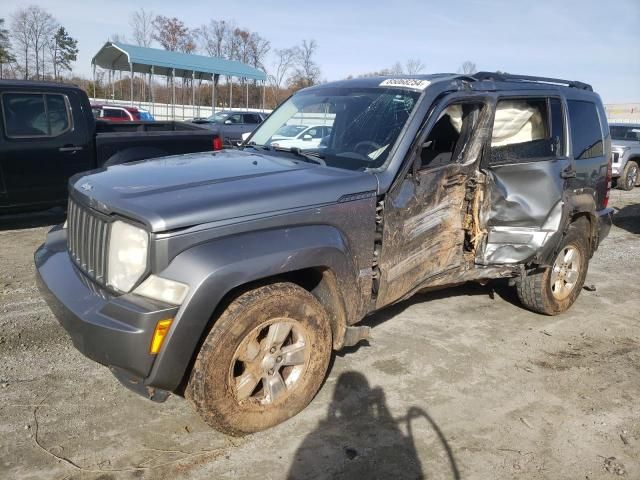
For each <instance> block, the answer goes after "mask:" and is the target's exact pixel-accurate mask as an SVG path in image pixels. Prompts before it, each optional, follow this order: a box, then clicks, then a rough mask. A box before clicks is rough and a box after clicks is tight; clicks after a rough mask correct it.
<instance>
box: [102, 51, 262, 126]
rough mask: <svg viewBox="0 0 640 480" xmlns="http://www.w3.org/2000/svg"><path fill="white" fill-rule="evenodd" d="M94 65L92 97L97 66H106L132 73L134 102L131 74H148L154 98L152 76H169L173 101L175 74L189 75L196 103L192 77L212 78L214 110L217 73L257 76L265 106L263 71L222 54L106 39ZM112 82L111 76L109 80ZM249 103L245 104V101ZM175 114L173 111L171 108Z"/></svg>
mask: <svg viewBox="0 0 640 480" xmlns="http://www.w3.org/2000/svg"><path fill="white" fill-rule="evenodd" d="M91 66H92V68H93V88H94V97H95V85H96V83H95V82H96V67H100V68H104V69H106V70H109V78H110V79H111V75H112V72H114V71H124V72H129V73H130V74H131V82H130V84H131V92H130V93H131V95H130V97H131V98H130V101H131V105H132V106H133V74H134V73H143V74H148V75H149V76H150V82H149V85H150V88H151V92H150V93H151V100H152V102H153V99H154V96H153V77H154V76H155V75H163V76H166V77H168V78H171V79H172V82H171V85H172V87H171V90H172V93H171V98H172V104H173V105H174V108H175V104H176V88H175V78H176V77H178V78H189V79H191V80H193V82H192V84H191V97H192V103H195V89H194V84H195V80H201V81H202V80H208V81H210V82H211V87H212V88H211V104H212V107H213V113H215V108H216V85H217V83H218V80H219V78H220V75H223V76H226V77H228V78H234V77H235V78H242V79H245V80H257V81H261V82H262V106H263V108H264V94H265V81H266V79H267V76H266V74H265V73H264V72H263V71H261V70H259V69H257V68H254V67H252V66H250V65H247V64H245V63H242V62H237V61H235V60H227V59H225V58H217V57H206V56H203V55H193V54H188V53H181V52H175V51H170V50H161V49H159V48H147V47H139V46H137V45H128V44H126V43H120V42H107V43H105V44H104V45H103V46H102V48H101V49H100V50H99V51H98V53H96V54H95V56H94V57H93V59H92V60H91ZM110 82H111V80H110ZM248 92H249V84H248V83H247V103H248V96H249V93H248ZM229 94H230V98H231V101H232V99H233V83H232V84H231V89H230V91H229ZM247 106H248V105H247ZM173 115H174V116H175V112H173Z"/></svg>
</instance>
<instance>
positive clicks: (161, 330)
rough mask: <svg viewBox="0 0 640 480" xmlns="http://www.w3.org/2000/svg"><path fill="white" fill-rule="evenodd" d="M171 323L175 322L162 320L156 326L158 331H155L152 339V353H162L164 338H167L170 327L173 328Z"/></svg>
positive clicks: (150, 350)
mask: <svg viewBox="0 0 640 480" xmlns="http://www.w3.org/2000/svg"><path fill="white" fill-rule="evenodd" d="M171 322H173V319H172V318H170V319H168V320H160V321H159V322H158V323H157V324H156V329H155V330H154V331H153V338H152V339H151V348H150V349H149V352H150V353H153V354H156V353H158V352H159V351H160V347H162V342H164V337H166V336H167V332H168V331H169V327H171Z"/></svg>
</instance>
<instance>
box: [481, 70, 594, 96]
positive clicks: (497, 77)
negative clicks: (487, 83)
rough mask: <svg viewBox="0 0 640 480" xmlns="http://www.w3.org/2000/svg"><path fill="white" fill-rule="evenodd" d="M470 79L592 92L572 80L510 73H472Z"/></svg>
mask: <svg viewBox="0 0 640 480" xmlns="http://www.w3.org/2000/svg"><path fill="white" fill-rule="evenodd" d="M472 77H473V78H475V79H476V80H494V81H497V82H532V83H551V84H557V85H566V86H567V87H571V88H579V89H581V90H589V91H591V92H593V88H592V87H591V85H589V84H587V83H582V82H577V81H574V80H562V79H560V78H549V77H532V76H529V75H514V74H511V73H498V72H478V73H474V74H473V75H472Z"/></svg>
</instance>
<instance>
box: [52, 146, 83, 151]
mask: <svg viewBox="0 0 640 480" xmlns="http://www.w3.org/2000/svg"><path fill="white" fill-rule="evenodd" d="M79 150H82V147H76V146H74V145H65V146H64V147H60V148H59V149H58V151H59V152H77V151H79Z"/></svg>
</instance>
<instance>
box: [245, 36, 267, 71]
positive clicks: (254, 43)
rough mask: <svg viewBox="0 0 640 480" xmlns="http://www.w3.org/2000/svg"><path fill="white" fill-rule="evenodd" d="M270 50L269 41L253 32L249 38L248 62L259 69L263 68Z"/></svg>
mask: <svg viewBox="0 0 640 480" xmlns="http://www.w3.org/2000/svg"><path fill="white" fill-rule="evenodd" d="M270 50H271V42H269V40H267V39H266V38H263V37H262V36H261V35H260V34H258V33H255V32H253V33H252V34H251V36H250V38H249V64H250V65H252V66H253V67H255V68H259V69H261V70H266V69H265V60H266V58H267V54H268V53H269V51H270Z"/></svg>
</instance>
